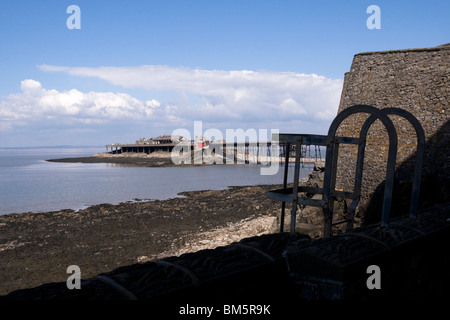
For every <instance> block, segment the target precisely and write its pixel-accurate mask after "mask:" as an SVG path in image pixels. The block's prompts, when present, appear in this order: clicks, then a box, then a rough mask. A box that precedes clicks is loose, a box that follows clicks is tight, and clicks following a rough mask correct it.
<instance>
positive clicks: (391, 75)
mask: <svg viewBox="0 0 450 320" xmlns="http://www.w3.org/2000/svg"><path fill="white" fill-rule="evenodd" d="M449 78H450V44H447V45H443V46H439V47H433V48H424V49H406V50H396V51H382V52H365V53H359V54H356V55H355V56H354V58H353V62H352V66H351V70H350V72H348V73H346V74H345V79H344V86H343V90H342V95H341V101H340V105H339V112H340V111H342V110H344V109H345V108H348V107H350V106H353V105H357V104H366V105H372V106H374V107H377V108H381V109H383V108H388V107H397V108H402V109H405V110H407V111H409V112H410V113H412V114H413V115H414V116H415V117H416V118H417V119H418V120H419V121H420V123H421V125H422V126H423V129H424V131H425V138H426V146H425V149H426V150H425V157H424V164H423V169H422V180H423V181H424V183H426V181H431V180H430V179H434V180H436V179H437V180H439V181H447V183H448V180H449V176H448V175H449V174H448V172H450V171H449V170H450V148H449V147H448V146H449V145H450V144H449V140H450V139H449V138H450V129H449V126H450V123H449V119H450V114H449V104H448V97H449V93H450V86H449ZM389 117H390V118H391V120H393V122H394V125H395V126H396V129H397V134H398V152H397V169H396V177H397V178H398V180H401V181H403V180H410V179H411V178H412V172H413V166H414V154H415V150H416V145H417V143H416V135H415V131H414V129H413V128H412V126H411V125H410V124H409V122H408V121H406V120H404V119H403V118H400V117H398V116H389ZM366 118H367V115H366V114H357V115H353V116H351V117H349V118H348V119H347V120H345V121H344V122H343V123H342V124H341V126H340V128H339V131H338V134H340V135H344V136H358V133H359V130H360V128H361V126H362V123H363V122H364V121H365V119H366ZM387 142H388V135H387V131H386V130H385V129H384V126H383V124H382V123H381V122H380V121H376V122H375V123H374V124H373V125H372V127H371V129H370V130H369V133H368V141H367V146H366V154H365V162H364V173H363V187H362V188H363V189H362V199H361V205H360V210H361V211H362V212H365V211H366V210H367V208H368V204H369V203H371V200H372V198H373V197H374V196H375V194H376V190H377V189H380V185H382V182H383V181H384V179H385V175H386V163H387V153H388V143H387ZM355 165H356V148H355V147H354V146H349V145H342V146H341V148H340V149H339V162H338V175H337V177H338V178H337V184H336V187H337V188H339V189H344V190H345V191H350V190H352V186H353V183H354V170H355ZM434 184H435V183H434ZM397 185H398V184H397ZM422 189H423V188H422ZM446 191H448V190H446ZM395 201H396V199H394V204H395ZM423 202H424V200H421V203H423Z"/></svg>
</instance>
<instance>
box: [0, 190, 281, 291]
mask: <svg viewBox="0 0 450 320" xmlns="http://www.w3.org/2000/svg"><path fill="white" fill-rule="evenodd" d="M278 187H279V186H278V185H276V186H273V185H265V186H248V187H231V188H229V189H226V190H208V191H195V192H184V193H181V194H180V195H182V196H184V197H180V198H173V199H168V200H163V201H159V200H154V201H147V202H144V201H141V202H139V201H138V202H125V203H121V204H118V205H112V204H100V205H95V206H91V207H89V208H86V209H83V210H79V211H73V210H62V211H55V212H45V213H32V212H29V213H21V214H9V215H2V216H0V260H1V261H2V264H1V265H0V283H1V284H2V285H1V286H0V295H4V294H7V293H8V292H11V291H13V290H17V289H23V288H29V287H35V286H38V285H41V284H44V283H49V282H58V281H65V280H66V279H67V277H68V275H67V273H66V269H67V267H68V266H70V265H78V266H79V267H80V269H81V272H82V278H89V277H92V276H95V275H97V274H99V273H102V272H108V271H110V270H113V269H115V268H117V267H120V266H126V265H131V264H134V263H139V262H146V261H150V260H155V259H161V258H163V257H167V256H177V255H180V254H183V253H186V252H194V251H198V250H202V249H211V248H215V247H218V246H224V245H227V244H229V243H232V242H235V241H239V240H240V239H242V238H245V237H250V236H255V235H261V234H265V233H271V232H274V231H276V225H277V223H276V221H277V213H279V211H280V203H278V202H276V201H273V200H270V199H268V198H267V197H266V195H265V193H266V191H268V190H270V189H273V188H278Z"/></svg>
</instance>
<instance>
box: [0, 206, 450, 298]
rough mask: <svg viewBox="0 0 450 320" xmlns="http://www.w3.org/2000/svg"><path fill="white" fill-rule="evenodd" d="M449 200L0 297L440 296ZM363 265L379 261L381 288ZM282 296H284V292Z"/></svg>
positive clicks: (448, 255) (445, 292) (449, 254)
mask: <svg viewBox="0 0 450 320" xmlns="http://www.w3.org/2000/svg"><path fill="white" fill-rule="evenodd" d="M449 244H450V203H447V204H444V205H439V206H436V207H434V208H431V209H428V210H426V212H422V213H421V214H420V215H419V217H418V219H417V220H410V219H409V218H397V219H393V220H392V227H391V228H389V229H380V228H379V227H378V226H377V225H373V226H367V227H363V228H358V229H354V230H353V231H351V232H349V233H345V234H340V235H337V236H334V237H330V238H327V239H318V240H311V239H309V237H307V236H305V235H302V234H298V233H297V234H289V233H283V234H270V235H265V236H261V237H253V238H248V239H244V240H242V241H240V242H239V243H235V244H232V245H229V246H226V247H220V248H217V249H214V250H203V251H199V252H196V253H190V254H184V255H182V256H180V257H171V258H167V259H164V260H160V261H153V262H148V263H144V264H135V265H131V266H128V267H122V268H118V269H116V270H114V271H112V272H110V273H106V274H102V275H99V276H97V277H94V278H90V279H87V280H84V281H82V282H81V289H79V290H77V289H73V290H69V289H67V286H66V283H50V284H45V285H42V286H39V287H36V288H32V289H25V290H18V291H14V292H11V293H10V294H8V295H6V296H3V297H1V298H0V300H8V301H10V300H24V299H25V300H28V299H43V300H110V299H117V300H123V299H138V300H147V301H148V302H149V306H151V305H154V306H158V305H160V304H167V303H170V304H177V305H182V304H183V303H189V302H190V303H195V302H196V303H205V302H206V301H210V302H211V301H213V302H215V303H221V302H229V301H259V302H260V303H262V302H265V303H270V302H272V303H275V301H276V302H279V301H280V300H281V301H286V302H288V301H289V302H290V303H292V302H295V301H300V300H321V299H326V300H329V299H333V300H334V299H344V300H346V299H347V300H353V299H358V300H372V299H377V298H379V299H391V298H395V299H398V298H406V299H418V298H443V297H448V296H450V295H449V289H450V276H449V272H450V271H449V270H450V250H448V245H449ZM369 266H377V267H378V268H379V271H380V273H379V274H378V278H377V279H376V280H377V281H378V280H379V281H378V282H379V284H380V289H376V288H375V289H369V288H368V285H367V282H368V280H369V283H371V284H373V283H376V282H377V281H375V280H374V279H375V278H374V277H376V276H377V274H376V273H373V271H371V269H369V272H368V268H369ZM283 299H284V300H283Z"/></svg>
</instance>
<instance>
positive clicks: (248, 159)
mask: <svg viewBox="0 0 450 320" xmlns="http://www.w3.org/2000/svg"><path fill="white" fill-rule="evenodd" d="M177 145H179V143H155V144H109V145H105V147H106V152H107V153H110V154H117V155H119V154H122V155H130V156H132V155H133V154H136V155H143V154H147V155H150V154H151V153H153V152H157V151H159V152H161V151H162V152H172V151H173V149H174V148H175V146H177ZM180 146H182V147H183V149H184V150H190V151H191V152H192V153H195V152H200V150H201V151H202V152H203V153H204V154H205V153H207V152H208V153H209V154H210V155H211V154H212V155H214V154H223V155H224V157H225V156H226V155H234V160H235V161H241V162H245V163H267V162H270V160H273V157H276V156H278V158H279V159H278V162H279V163H284V161H285V158H286V153H287V152H289V159H290V160H289V162H290V163H291V162H292V163H293V162H294V161H295V154H296V147H295V145H292V144H287V143H285V142H279V143H277V144H272V142H270V141H268V142H262V143H257V142H234V143H229V142H211V143H198V142H193V141H191V142H183V143H182V144H181V145H180ZM324 156H325V152H324V150H321V146H319V145H301V163H302V164H316V163H319V164H320V163H324V162H325V159H324Z"/></svg>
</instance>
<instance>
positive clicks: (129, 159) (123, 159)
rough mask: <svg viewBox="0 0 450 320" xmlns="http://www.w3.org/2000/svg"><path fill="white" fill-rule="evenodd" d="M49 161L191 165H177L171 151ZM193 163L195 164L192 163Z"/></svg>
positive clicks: (107, 154)
mask: <svg viewBox="0 0 450 320" xmlns="http://www.w3.org/2000/svg"><path fill="white" fill-rule="evenodd" d="M47 161H49V162H68V163H76V162H80V163H111V164H117V165H123V166H133V167H174V166H190V165H186V164H180V165H176V164H174V163H173V161H172V158H171V156H170V153H169V152H153V153H152V154H150V155H147V154H133V155H122V154H117V155H116V154H115V155H113V154H110V153H107V152H104V153H98V154H96V155H94V156H91V157H74V158H61V159H49V160H47ZM192 165H193V164H192Z"/></svg>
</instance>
